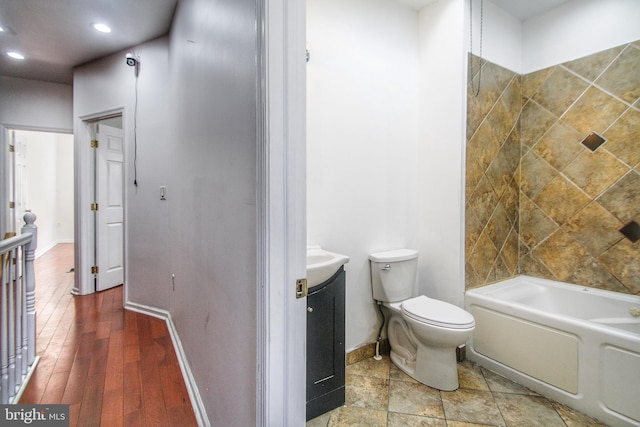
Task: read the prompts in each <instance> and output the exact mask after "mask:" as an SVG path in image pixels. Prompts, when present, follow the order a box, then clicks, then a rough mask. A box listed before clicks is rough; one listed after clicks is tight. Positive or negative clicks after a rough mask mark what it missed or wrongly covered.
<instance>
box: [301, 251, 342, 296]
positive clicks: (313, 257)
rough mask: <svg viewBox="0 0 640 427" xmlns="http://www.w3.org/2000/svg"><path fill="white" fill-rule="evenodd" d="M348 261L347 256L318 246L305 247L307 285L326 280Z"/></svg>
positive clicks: (314, 284) (312, 285)
mask: <svg viewBox="0 0 640 427" xmlns="http://www.w3.org/2000/svg"><path fill="white" fill-rule="evenodd" d="M348 262H349V257H348V256H346V255H340V254H336V253H333V252H329V251H325V250H324V249H322V248H321V247H320V246H308V247H307V287H309V288H312V287H314V286H317V285H319V284H321V283H323V282H326V281H327V280H328V279H329V278H331V276H333V275H334V274H335V273H336V271H338V269H339V268H340V267H341V266H343V265H344V264H346V263H348Z"/></svg>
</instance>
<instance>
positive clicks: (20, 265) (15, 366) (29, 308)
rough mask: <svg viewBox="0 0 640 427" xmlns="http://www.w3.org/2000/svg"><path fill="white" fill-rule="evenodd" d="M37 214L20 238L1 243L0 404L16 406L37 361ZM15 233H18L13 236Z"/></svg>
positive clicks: (28, 215)
mask: <svg viewBox="0 0 640 427" xmlns="http://www.w3.org/2000/svg"><path fill="white" fill-rule="evenodd" d="M35 220H36V215H35V214H34V213H32V212H27V213H26V214H25V215H24V222H25V225H24V227H22V230H21V234H20V235H19V236H15V235H14V236H13V237H9V236H5V237H7V238H5V239H4V240H0V260H1V261H2V266H0V287H1V288H2V289H1V290H0V397H1V399H0V403H2V404H10V403H17V402H16V400H17V399H19V397H20V393H21V390H23V388H24V386H25V385H26V384H25V381H26V379H27V378H28V376H29V373H30V371H31V369H33V368H35V365H34V362H35V359H36V354H35V349H36V308H35V300H36V298H35V288H36V279H35V270H34V266H33V263H34V259H35V251H36V247H37V236H38V229H37V227H36V226H35V224H34V222H35ZM11 234H15V233H11Z"/></svg>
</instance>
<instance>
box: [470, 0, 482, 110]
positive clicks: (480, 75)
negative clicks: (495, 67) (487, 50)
mask: <svg viewBox="0 0 640 427" xmlns="http://www.w3.org/2000/svg"><path fill="white" fill-rule="evenodd" d="M483 24H484V0H480V54H479V56H478V58H479V61H480V66H479V69H478V87H477V88H474V85H473V81H474V80H475V78H474V77H475V76H473V74H472V75H471V91H472V92H473V96H475V97H476V98H477V97H478V94H479V93H480V83H481V80H482V32H483ZM469 38H470V40H469V43H470V46H469V50H470V51H471V58H470V59H469V61H470V62H471V66H470V67H469V68H470V69H471V73H473V71H474V68H473V0H469Z"/></svg>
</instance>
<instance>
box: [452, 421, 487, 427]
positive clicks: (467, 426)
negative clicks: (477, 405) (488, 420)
mask: <svg viewBox="0 0 640 427" xmlns="http://www.w3.org/2000/svg"><path fill="white" fill-rule="evenodd" d="M447 427H497V426H495V425H492V424H476V423H465V422H464V421H447Z"/></svg>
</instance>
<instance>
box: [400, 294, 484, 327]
mask: <svg viewBox="0 0 640 427" xmlns="http://www.w3.org/2000/svg"><path fill="white" fill-rule="evenodd" d="M402 314H404V315H405V316H408V317H411V318H412V319H414V320H417V321H418V322H424V323H429V324H431V325H435V326H441V327H444V328H452V329H467V328H471V327H473V326H474V325H475V321H474V319H473V316H472V315H471V313H469V312H468V311H466V310H463V309H461V308H460V307H457V306H455V305H453V304H449V303H448V302H444V301H440V300H437V299H432V298H429V297H426V296H424V295H420V296H418V297H415V298H411V299H408V300H406V301H403V303H402Z"/></svg>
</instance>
